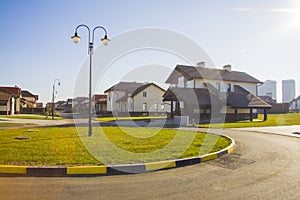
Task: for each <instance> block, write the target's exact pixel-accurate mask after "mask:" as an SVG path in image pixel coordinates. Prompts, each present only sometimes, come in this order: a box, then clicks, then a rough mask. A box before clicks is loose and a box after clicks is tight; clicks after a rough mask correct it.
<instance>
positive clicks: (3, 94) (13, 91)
mask: <svg viewBox="0 0 300 200" xmlns="http://www.w3.org/2000/svg"><path fill="white" fill-rule="evenodd" d="M20 97H21V88H19V87H17V86H15V87H0V114H1V115H13V114H16V113H20Z"/></svg>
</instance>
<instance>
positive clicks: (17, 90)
mask: <svg viewBox="0 0 300 200" xmlns="http://www.w3.org/2000/svg"><path fill="white" fill-rule="evenodd" d="M0 91H3V92H6V93H8V94H11V95H12V96H14V97H19V96H20V94H21V88H19V87H0Z"/></svg>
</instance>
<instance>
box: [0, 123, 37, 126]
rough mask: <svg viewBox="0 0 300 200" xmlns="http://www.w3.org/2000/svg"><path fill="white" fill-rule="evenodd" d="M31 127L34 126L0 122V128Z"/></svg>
mask: <svg viewBox="0 0 300 200" xmlns="http://www.w3.org/2000/svg"><path fill="white" fill-rule="evenodd" d="M29 125H30V126H31V125H36V124H31V123H11V122H0V127H17V126H29Z"/></svg>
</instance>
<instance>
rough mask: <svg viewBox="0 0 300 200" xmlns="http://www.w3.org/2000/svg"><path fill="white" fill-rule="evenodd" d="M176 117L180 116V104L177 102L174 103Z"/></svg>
mask: <svg viewBox="0 0 300 200" xmlns="http://www.w3.org/2000/svg"><path fill="white" fill-rule="evenodd" d="M176 115H177V116H180V115H181V114H180V102H179V101H176Z"/></svg>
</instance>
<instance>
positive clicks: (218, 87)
mask: <svg viewBox="0 0 300 200" xmlns="http://www.w3.org/2000/svg"><path fill="white" fill-rule="evenodd" d="M217 89H218V90H219V91H221V83H217Z"/></svg>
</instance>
